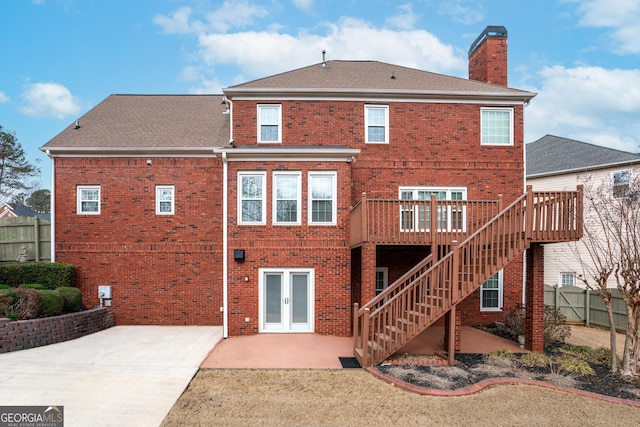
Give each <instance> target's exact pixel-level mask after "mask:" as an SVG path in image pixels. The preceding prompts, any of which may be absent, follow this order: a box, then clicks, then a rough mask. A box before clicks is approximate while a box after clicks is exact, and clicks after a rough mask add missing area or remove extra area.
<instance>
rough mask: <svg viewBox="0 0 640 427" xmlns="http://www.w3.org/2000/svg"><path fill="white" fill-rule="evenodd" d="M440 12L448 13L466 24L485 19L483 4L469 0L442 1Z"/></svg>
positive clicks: (457, 20)
mask: <svg viewBox="0 0 640 427" xmlns="http://www.w3.org/2000/svg"><path fill="white" fill-rule="evenodd" d="M469 3H470V4H469ZM438 13H440V14H441V15H448V16H450V17H451V19H452V20H453V21H454V22H458V23H460V24H464V25H472V24H475V23H476V22H480V21H482V20H483V19H484V11H483V8H482V5H479V4H478V2H476V1H473V2H470V1H469V0H445V1H443V2H441V3H440V5H439V7H438Z"/></svg>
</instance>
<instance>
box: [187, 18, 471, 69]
mask: <svg viewBox="0 0 640 427" xmlns="http://www.w3.org/2000/svg"><path fill="white" fill-rule="evenodd" d="M326 28H327V32H326V34H325V35H315V34H310V33H307V32H301V33H299V34H296V35H290V34H283V33H278V32H267V31H262V32H240V33H234V34H215V33H214V34H206V35H202V36H200V38H199V44H200V46H201V57H202V59H203V61H204V62H205V63H206V64H207V65H209V66H211V65H229V64H231V65H235V66H238V67H239V68H240V70H241V72H242V73H243V74H245V75H246V76H248V77H251V78H256V77H262V76H266V75H271V74H275V73H277V72H282V71H286V70H291V69H295V68H298V67H301V66H305V65H310V64H314V63H319V62H320V61H321V60H322V56H321V52H322V50H323V49H325V50H326V51H327V59H329V60H331V59H354V60H358V59H372V60H379V61H384V62H390V63H394V64H398V65H404V66H408V67H415V68H420V69H426V70H431V71H436V72H456V73H458V74H466V67H467V62H466V59H465V57H464V54H463V53H462V52H458V51H456V49H455V48H453V47H452V46H450V45H446V44H443V43H442V42H440V40H438V39H437V38H436V37H434V36H433V35H432V34H430V33H428V32H426V31H424V30H406V31H394V30H390V29H386V28H376V27H373V26H371V25H370V24H368V23H367V22H365V21H361V20H358V19H353V18H343V19H341V20H340V21H339V22H337V23H335V24H326Z"/></svg>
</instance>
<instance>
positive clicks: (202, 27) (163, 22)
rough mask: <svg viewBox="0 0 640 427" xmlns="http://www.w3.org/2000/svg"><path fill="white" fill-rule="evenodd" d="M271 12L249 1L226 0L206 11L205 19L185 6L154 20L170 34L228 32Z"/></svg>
mask: <svg viewBox="0 0 640 427" xmlns="http://www.w3.org/2000/svg"><path fill="white" fill-rule="evenodd" d="M268 14H269V12H268V11H267V9H266V8H264V7H262V6H257V5H253V4H251V3H249V2H247V1H236V2H231V1H225V2H224V3H223V4H222V6H220V8H218V9H217V10H215V11H213V12H209V13H205V14H204V16H205V17H204V20H200V19H196V18H194V17H193V15H194V10H193V9H192V8H191V7H188V6H185V7H181V8H179V9H176V10H175V11H174V12H173V13H171V14H170V15H169V16H166V15H157V16H156V17H155V18H154V19H153V22H154V23H155V24H157V25H159V26H160V27H162V29H163V30H164V31H165V32H166V33H168V34H188V33H204V32H209V31H218V32H223V33H226V32H227V31H229V30H230V29H232V28H245V27H247V26H249V25H252V24H254V22H255V19H256V18H264V17H266V16H267V15H268Z"/></svg>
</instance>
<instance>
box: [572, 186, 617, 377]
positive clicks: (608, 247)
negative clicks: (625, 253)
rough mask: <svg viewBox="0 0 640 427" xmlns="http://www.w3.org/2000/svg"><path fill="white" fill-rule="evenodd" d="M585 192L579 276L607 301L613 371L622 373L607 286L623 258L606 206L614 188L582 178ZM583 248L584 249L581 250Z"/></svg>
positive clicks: (577, 247) (578, 251)
mask: <svg viewBox="0 0 640 427" xmlns="http://www.w3.org/2000/svg"><path fill="white" fill-rule="evenodd" d="M580 178H581V180H582V181H583V182H584V183H585V191H584V211H585V213H586V215H585V216H584V233H583V237H582V240H581V241H579V242H576V243H575V244H574V246H573V248H574V253H575V255H576V257H577V259H578V260H579V263H580V266H581V268H582V275H580V276H579V278H580V280H581V281H582V283H583V284H584V285H585V286H586V287H587V289H590V290H592V291H594V292H595V294H596V295H598V296H599V297H600V299H601V300H602V301H603V302H604V305H605V307H606V309H607V318H608V319H609V332H610V333H609V345H610V348H611V371H612V372H616V371H617V370H618V358H617V356H616V345H617V344H616V326H615V320H614V316H613V307H612V305H611V297H612V295H611V288H609V287H608V286H607V283H608V281H609V278H610V277H611V275H612V274H613V273H614V272H615V269H616V265H617V260H618V259H619V254H618V246H616V245H615V238H614V236H613V235H612V234H611V233H612V230H611V229H610V227H608V224H609V222H610V218H609V215H608V214H607V213H608V210H607V209H606V207H607V206H606V205H608V204H609V202H610V199H611V197H610V196H609V194H610V191H611V190H610V187H609V185H607V184H605V183H594V182H593V179H592V177H591V176H582V177H580ZM579 248H584V249H585V250H584V251H581V250H580V249H579Z"/></svg>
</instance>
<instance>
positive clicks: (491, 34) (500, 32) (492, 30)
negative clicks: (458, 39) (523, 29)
mask: <svg viewBox="0 0 640 427" xmlns="http://www.w3.org/2000/svg"><path fill="white" fill-rule="evenodd" d="M489 38H491V39H506V38H507V29H506V28H505V27H504V26H502V25H488V26H487V28H485V29H484V31H483V32H482V33H480V35H479V36H478V37H477V38H476V39H475V40H474V42H473V43H471V47H470V48H469V56H471V54H472V53H473V51H474V50H476V49H477V48H478V46H480V45H481V44H482V42H483V41H484V40H485V39H489Z"/></svg>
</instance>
